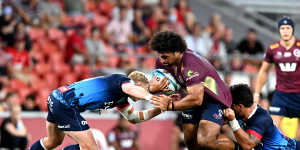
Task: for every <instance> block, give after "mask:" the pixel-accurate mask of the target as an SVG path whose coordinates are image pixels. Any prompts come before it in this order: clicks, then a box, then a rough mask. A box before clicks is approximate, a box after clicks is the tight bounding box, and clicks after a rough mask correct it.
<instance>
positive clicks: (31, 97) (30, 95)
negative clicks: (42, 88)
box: [25, 92, 37, 101]
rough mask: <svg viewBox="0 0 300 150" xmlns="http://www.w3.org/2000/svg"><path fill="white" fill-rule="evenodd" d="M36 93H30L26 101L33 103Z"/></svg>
mask: <svg viewBox="0 0 300 150" xmlns="http://www.w3.org/2000/svg"><path fill="white" fill-rule="evenodd" d="M36 95H37V94H36V93H35V92H32V93H30V94H29V95H27V96H26V98H25V99H26V100H28V99H32V100H33V101H35V99H36Z"/></svg>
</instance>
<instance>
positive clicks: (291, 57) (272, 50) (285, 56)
mask: <svg viewBox="0 0 300 150" xmlns="http://www.w3.org/2000/svg"><path fill="white" fill-rule="evenodd" d="M299 59H300V41H298V40H296V42H295V43H294V45H293V46H292V47H291V48H290V49H289V50H286V49H285V48H284V47H282V46H281V45H280V42H279V41H278V42H276V43H274V44H271V45H270V46H269V47H268V49H267V52H266V56H265V59H264V60H265V61H266V62H268V63H274V64H275V70H276V89H277V90H278V91H282V92H287V93H300V68H299V65H300V64H299V63H300V60H299Z"/></svg>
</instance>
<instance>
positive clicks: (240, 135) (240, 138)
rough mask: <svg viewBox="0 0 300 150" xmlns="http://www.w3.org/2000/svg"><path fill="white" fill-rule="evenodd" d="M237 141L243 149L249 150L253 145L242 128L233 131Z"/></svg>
mask: <svg viewBox="0 0 300 150" xmlns="http://www.w3.org/2000/svg"><path fill="white" fill-rule="evenodd" d="M233 133H234V136H235V138H236V140H237V142H238V143H239V144H240V145H241V146H242V148H243V149H244V150H251V149H252V148H253V147H255V145H256V144H255V143H254V142H253V141H252V140H251V139H250V136H249V134H248V133H247V132H245V131H244V130H243V129H241V128H240V129H238V130H236V131H234V132H233Z"/></svg>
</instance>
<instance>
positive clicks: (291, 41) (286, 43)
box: [280, 36, 296, 50]
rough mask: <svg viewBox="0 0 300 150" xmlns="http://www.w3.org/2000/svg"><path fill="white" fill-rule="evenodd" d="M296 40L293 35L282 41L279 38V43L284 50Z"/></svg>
mask: <svg viewBox="0 0 300 150" xmlns="http://www.w3.org/2000/svg"><path fill="white" fill-rule="evenodd" d="M295 42H296V38H295V37H294V36H293V37H292V38H291V39H290V40H288V41H284V40H280V45H281V46H282V47H284V48H285V49H286V50H288V49H290V48H291V47H293V45H294V43H295Z"/></svg>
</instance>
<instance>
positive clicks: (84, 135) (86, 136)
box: [64, 129, 97, 150]
mask: <svg viewBox="0 0 300 150" xmlns="http://www.w3.org/2000/svg"><path fill="white" fill-rule="evenodd" d="M64 133H65V134H66V135H68V136H69V137H71V138H72V139H73V140H74V141H76V143H78V144H79V145H80V148H81V149H82V150H97V144H96V141H95V139H94V137H93V133H92V131H91V129H88V130H84V131H64Z"/></svg>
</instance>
